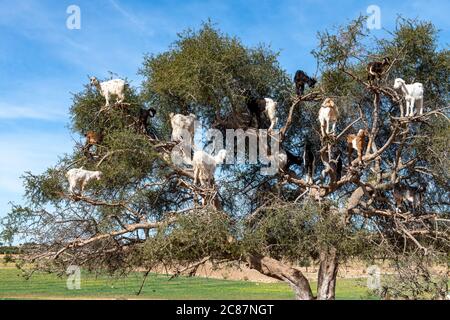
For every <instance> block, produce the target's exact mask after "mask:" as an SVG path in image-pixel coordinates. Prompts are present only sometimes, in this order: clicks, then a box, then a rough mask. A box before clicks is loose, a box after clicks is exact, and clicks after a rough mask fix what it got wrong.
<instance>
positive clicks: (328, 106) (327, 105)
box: [319, 98, 339, 137]
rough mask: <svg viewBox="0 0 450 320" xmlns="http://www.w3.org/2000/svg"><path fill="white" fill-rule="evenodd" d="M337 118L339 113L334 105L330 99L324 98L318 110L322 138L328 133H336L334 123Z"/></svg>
mask: <svg viewBox="0 0 450 320" xmlns="http://www.w3.org/2000/svg"><path fill="white" fill-rule="evenodd" d="M338 117H339V111H338V108H337V106H336V104H335V103H334V101H333V100H332V99H331V98H326V99H325V100H324V102H323V103H322V106H321V107H320V110H319V122H320V131H321V133H322V137H325V136H327V135H329V134H330V133H333V134H334V133H336V122H337V119H338ZM330 126H331V131H330Z"/></svg>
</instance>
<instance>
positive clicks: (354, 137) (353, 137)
mask: <svg viewBox="0 0 450 320" xmlns="http://www.w3.org/2000/svg"><path fill="white" fill-rule="evenodd" d="M368 135H369V132H368V131H367V130H363V129H360V130H359V131H358V134H349V135H348V136H347V151H348V163H349V165H351V163H352V153H353V149H355V150H356V151H357V153H358V160H359V162H360V163H362V156H363V152H364V149H365V148H366V137H367V136H368Z"/></svg>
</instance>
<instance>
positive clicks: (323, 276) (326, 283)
mask: <svg viewBox="0 0 450 320" xmlns="http://www.w3.org/2000/svg"><path fill="white" fill-rule="evenodd" d="M337 271H338V259H337V254H336V249H335V248H331V249H329V250H328V251H324V252H321V253H320V267H319V274H318V282H317V300H334V298H335V291H336V277H337Z"/></svg>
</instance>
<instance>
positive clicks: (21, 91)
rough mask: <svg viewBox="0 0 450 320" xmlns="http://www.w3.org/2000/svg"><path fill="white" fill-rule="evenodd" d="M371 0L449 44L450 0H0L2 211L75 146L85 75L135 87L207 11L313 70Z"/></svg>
mask: <svg viewBox="0 0 450 320" xmlns="http://www.w3.org/2000/svg"><path fill="white" fill-rule="evenodd" d="M371 4H374V5H377V6H379V7H380V9H381V23H382V27H383V28H386V29H392V27H393V26H394V24H395V19H396V17H397V14H402V15H403V16H405V17H409V18H420V19H426V20H431V21H433V22H434V23H435V25H436V26H437V27H438V28H439V29H441V30H442V33H441V38H440V41H441V45H442V46H445V45H448V43H449V39H450V33H449V29H450V28H449V24H450V19H448V12H450V2H449V1H447V0H427V1H423V0H417V1H414V0H410V1H385V0H383V1H381V0H372V1H364V0H346V1H335V0H331V1H329V0H295V1H292V0H281V1H280V0H267V1H264V0H259V1H256V0H249V1H234V0H229V1H227V0H210V1H191V0H184V1H174V0H169V1H160V0H152V1H136V0H135V1H131V0H130V1H125V0H96V1H75V0H71V1H61V0H15V1H11V0H0V150H1V157H0V217H1V216H3V215H4V214H5V213H6V212H7V211H8V210H9V205H8V202H9V201H14V202H19V203H20V201H21V195H22V193H23V188H22V182H21V180H20V179H19V176H20V175H21V174H22V173H23V172H24V171H32V172H34V173H39V172H42V171H43V170H44V169H45V168H46V167H48V166H49V165H51V164H53V163H54V162H55V161H56V160H57V158H58V156H59V155H62V154H63V153H66V152H70V151H71V150H72V146H73V144H74V139H75V138H76V137H73V136H72V135H71V133H70V131H69V130H68V128H67V126H68V123H69V115H68V108H69V106H70V102H71V93H75V92H78V91H80V90H81V89H82V85H83V84H84V83H86V82H87V75H95V76H98V77H100V78H102V77H106V76H108V72H109V71H112V72H115V73H117V74H119V75H120V76H123V77H127V78H128V79H130V80H132V83H133V85H135V86H139V84H140V82H141V80H142V79H141V78H140V77H139V76H138V75H137V70H138V68H139V67H140V65H141V63H142V58H143V55H144V53H158V52H161V51H163V50H165V49H166V48H167V47H168V45H169V44H170V43H171V42H173V41H174V40H175V39H176V34H177V32H180V31H182V30H184V29H186V28H188V27H193V28H196V27H198V26H199V25H200V24H201V22H202V21H206V20H207V19H208V18H211V20H212V21H213V22H215V23H217V25H218V27H219V28H220V29H222V30H223V31H225V32H227V33H229V34H232V35H237V36H238V37H240V38H241V39H242V40H243V41H244V43H246V44H247V45H255V44H258V43H261V42H264V43H266V44H270V45H271V47H272V48H273V49H275V50H280V51H281V56H280V62H281V64H282V66H283V68H285V69H286V70H287V71H288V72H289V73H291V74H292V73H293V72H295V70H296V69H297V68H298V67H300V66H301V67H302V69H304V70H306V71H307V72H309V73H312V74H314V73H315V71H316V70H315V68H316V64H315V62H314V60H313V58H312V56H311V55H310V52H311V50H312V49H314V47H315V45H316V43H317V41H316V33H317V31H322V30H324V29H326V28H331V27H333V26H335V25H339V24H342V23H345V22H346V21H348V20H351V19H353V18H355V17H357V16H358V15H359V14H360V13H366V9H367V7H368V6H369V5H371ZM69 5H77V6H79V7H80V9H81V29H80V30H69V29H67V28H66V19H67V18H68V16H69V15H68V14H67V13H66V9H67V7H68V6H69ZM372 33H373V35H375V36H379V37H380V36H383V35H384V34H385V31H383V30H373V31H372Z"/></svg>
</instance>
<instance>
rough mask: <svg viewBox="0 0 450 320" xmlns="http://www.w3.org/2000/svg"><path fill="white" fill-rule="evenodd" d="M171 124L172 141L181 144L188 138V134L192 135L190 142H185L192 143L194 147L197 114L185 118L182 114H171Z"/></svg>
mask: <svg viewBox="0 0 450 320" xmlns="http://www.w3.org/2000/svg"><path fill="white" fill-rule="evenodd" d="M169 118H170V124H171V125H172V141H178V142H181V141H183V140H184V139H185V138H186V133H188V134H189V135H190V137H189V140H188V141H185V142H187V143H190V145H191V146H193V145H194V134H195V120H196V119H197V116H196V115H195V114H192V113H191V114H189V115H188V116H184V115H182V114H174V113H172V112H171V113H170V114H169Z"/></svg>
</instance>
